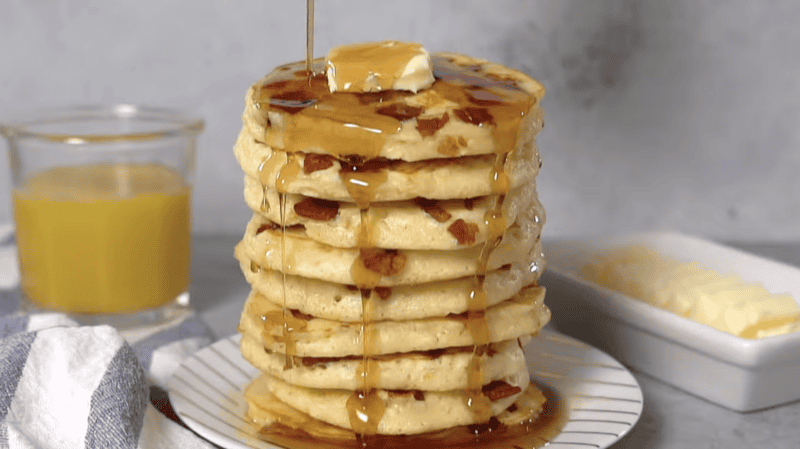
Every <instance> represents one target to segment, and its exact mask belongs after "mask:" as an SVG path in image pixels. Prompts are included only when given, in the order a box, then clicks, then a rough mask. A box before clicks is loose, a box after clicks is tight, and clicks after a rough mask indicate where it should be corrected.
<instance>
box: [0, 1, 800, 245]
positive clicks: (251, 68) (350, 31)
mask: <svg viewBox="0 0 800 449" xmlns="http://www.w3.org/2000/svg"><path fill="white" fill-rule="evenodd" d="M316 9H317V15H316V18H317V20H316V30H317V36H316V50H315V52H316V54H318V55H322V54H324V53H325V52H327V50H328V49H329V48H330V47H331V46H333V45H337V44H341V43H346V42H352V41H365V40H381V39H389V38H391V39H401V40H413V41H418V42H421V43H423V44H424V45H425V46H426V47H427V48H428V49H430V50H432V51H436V50H448V51H457V52H462V53H468V54H471V55H474V56H479V57H484V58H488V59H492V60H495V61H497V62H501V63H504V64H506V65H509V66H512V67H515V68H519V69H521V70H524V71H525V72H527V73H529V74H531V75H532V76H534V77H536V78H538V79H540V80H541V81H542V82H543V83H544V84H545V86H546V87H547V89H548V93H547V95H546V97H545V100H544V102H543V104H544V107H545V110H546V117H547V119H546V123H547V126H546V128H545V130H544V132H543V134H542V135H541V137H540V140H539V142H540V147H541V151H542V156H543V158H544V167H543V170H542V174H541V176H540V179H539V187H540V192H541V197H542V200H543V202H544V204H545V207H546V208H547V211H548V224H547V226H546V227H545V231H546V235H547V236H551V237H552V236H564V235H572V234H578V233H610V232H623V231H630V230H637V229H652V228H666V229H674V230H681V231H686V232H691V233H698V234H702V235H706V236H710V237H717V238H736V239H746V240H770V239H795V240H797V239H800V176H798V173H797V172H798V170H800V151H798V150H800V81H799V80H800V26H798V24H800V2H798V1H795V0H771V1H768V2H764V1H755V0H725V1H719V0H670V1H663V0H527V1H526V0H491V1H489V0H404V1H388V0H318V1H317V6H316ZM304 49H305V2H303V1H302V0H294V1H279V0H193V1H190V0H138V1H135V2H134V1H100V0H0V120H3V119H10V118H13V117H14V112H15V111H19V110H21V109H28V108H31V107H42V106H48V105H59V106H61V105H65V104H70V103H111V102H133V103H141V104H152V105H159V106H179V107H189V108H193V109H195V110H196V111H197V112H198V113H199V114H200V115H202V116H203V117H204V118H205V119H206V122H207V128H206V131H205V132H204V133H203V135H202V136H201V138H200V140H199V156H198V167H197V178H196V197H195V204H194V206H195V209H194V210H195V216H194V226H195V229H196V230H197V231H198V232H227V233H240V232H242V230H243V228H244V224H245V223H246V221H247V219H248V216H249V214H248V212H247V210H246V208H245V206H244V205H243V202H242V199H241V182H242V175H241V172H240V170H239V167H238V166H237V164H236V161H235V160H234V158H233V156H232V152H231V147H232V145H233V143H234V140H235V138H236V134H237V132H238V130H239V127H240V121H239V120H240V114H241V110H242V108H243V97H244V93H245V90H246V89H247V87H248V86H249V85H250V84H251V83H252V82H254V81H255V80H256V79H258V78H259V77H261V76H263V75H264V74H265V73H267V72H269V71H270V70H271V69H272V67H274V66H275V65H278V64H280V63H283V62H287V61H291V60H300V59H302V58H304ZM4 146H5V145H4V144H2V145H0V148H3V147H4ZM2 164H3V167H2V169H1V170H0V222H4V221H8V220H10V217H11V208H10V201H9V190H10V182H9V174H8V169H7V162H5V160H4V159H3V163H2Z"/></svg>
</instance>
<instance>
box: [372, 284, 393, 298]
mask: <svg viewBox="0 0 800 449" xmlns="http://www.w3.org/2000/svg"><path fill="white" fill-rule="evenodd" d="M375 293H377V294H378V297H379V298H381V299H382V300H384V301H385V300H387V299H389V297H390V296H392V289H391V288H389V287H375Z"/></svg>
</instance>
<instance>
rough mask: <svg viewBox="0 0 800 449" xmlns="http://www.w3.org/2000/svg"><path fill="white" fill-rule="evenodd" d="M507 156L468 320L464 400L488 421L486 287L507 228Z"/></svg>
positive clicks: (493, 178)
mask: <svg viewBox="0 0 800 449" xmlns="http://www.w3.org/2000/svg"><path fill="white" fill-rule="evenodd" d="M507 157H508V153H499V154H498V155H497V157H496V158H495V164H494V167H493V169H492V171H491V174H490V182H491V186H492V192H494V199H495V201H494V207H493V208H492V209H491V210H489V211H487V212H486V214H485V216H484V221H485V224H486V228H487V236H486V241H485V242H484V244H483V246H482V248H481V252H480V256H479V257H478V266H477V269H476V272H475V276H474V277H473V282H472V288H471V290H470V292H469V296H468V308H467V320H466V324H467V328H468V329H469V331H470V334H471V335H472V340H473V343H474V347H473V351H472V357H471V359H470V363H469V366H468V368H467V369H468V371H467V395H466V396H465V398H464V400H465V402H466V404H467V406H468V407H469V408H470V410H471V411H472V414H473V416H474V417H475V421H476V422H479V423H484V422H487V421H488V420H489V419H490V418H491V402H490V401H489V400H488V398H486V396H484V395H483V394H482V391H481V387H482V386H483V383H484V382H483V354H484V352H485V351H486V349H487V346H488V343H489V340H490V337H489V327H488V324H487V322H486V307H487V304H488V298H487V295H486V289H485V288H484V280H485V278H486V269H487V266H488V263H489V257H490V256H491V254H492V251H494V249H495V248H496V247H497V245H499V244H500V241H501V240H502V238H503V234H504V233H505V229H506V223H505V218H504V216H503V203H504V200H505V194H506V193H507V192H508V185H509V184H508V175H507V174H506V172H505V168H504V166H505V162H506V159H507Z"/></svg>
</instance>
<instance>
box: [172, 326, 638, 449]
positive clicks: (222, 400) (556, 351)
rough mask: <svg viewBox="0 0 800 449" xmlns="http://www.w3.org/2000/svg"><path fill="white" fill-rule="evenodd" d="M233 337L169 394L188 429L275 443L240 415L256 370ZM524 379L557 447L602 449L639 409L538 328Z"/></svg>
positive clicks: (629, 392) (598, 359) (599, 365)
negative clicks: (552, 399) (547, 415)
mask: <svg viewBox="0 0 800 449" xmlns="http://www.w3.org/2000/svg"><path fill="white" fill-rule="evenodd" d="M238 342H239V336H238V335H234V336H231V337H228V338H225V339H223V340H220V341H218V342H216V343H214V344H213V345H211V346H209V347H207V348H205V349H202V350H200V351H198V352H197V353H195V354H194V355H192V356H191V357H189V358H188V359H187V360H186V361H184V363H183V364H182V365H181V367H180V368H178V370H177V371H176V372H175V374H174V375H173V376H172V380H171V382H170V387H169V396H170V401H171V402H172V406H173V408H174V409H175V412H176V413H177V414H178V416H180V417H181V419H182V420H183V421H184V422H185V423H186V425H188V426H189V427H190V428H191V429H192V430H194V431H195V432H197V433H198V434H200V435H201V436H203V437H205V438H206V439H208V440H209V441H212V442H214V443H216V444H218V445H220V446H223V447H226V448H229V449H247V448H265V449H275V448H278V446H275V445H273V444H269V443H266V442H264V441H262V440H259V439H258V436H257V434H258V429H257V428H256V427H255V426H254V425H252V424H250V422H249V421H247V420H246V419H245V418H244V415H245V410H246V408H247V403H246V402H245V399H244V397H243V395H242V392H243V391H244V388H245V387H246V386H247V384H248V383H249V382H250V380H251V379H252V378H254V377H255V376H256V375H257V370H256V369H255V368H253V367H252V366H251V365H250V364H249V363H247V362H246V361H245V360H244V359H243V358H242V356H241V355H240V353H239V345H238ZM525 355H526V358H527V360H528V365H529V366H530V369H531V378H532V379H534V380H535V381H536V382H537V383H539V384H544V385H548V386H550V387H551V388H553V389H554V390H555V391H556V392H557V393H558V395H559V397H560V398H561V400H562V401H563V404H564V405H565V409H566V422H565V425H564V428H563V429H562V431H561V433H560V434H559V435H557V436H556V437H555V438H553V439H552V440H551V441H550V442H549V444H550V446H552V447H554V448H555V447H557V448H559V449H570V448H576V449H577V448H584V449H585V448H587V447H590V448H606V447H608V446H610V445H611V444H613V443H615V442H616V441H618V440H619V439H620V438H622V436H623V435H625V434H626V433H628V431H629V430H630V429H631V428H632V427H633V426H634V425H635V424H636V421H637V420H638V419H639V416H641V414H642V405H643V402H642V390H641V389H640V388H639V384H638V383H637V382H636V379H635V378H634V377H633V376H632V375H631V373H630V372H628V370H627V369H625V367H623V366H622V365H620V363H619V362H617V361H616V360H614V359H613V358H612V357H611V356H609V355H608V354H605V353H603V352H601V351H600V350H598V349H595V348H593V347H591V346H589V345H587V344H585V343H582V342H580V341H578V340H575V339H573V338H571V337H567V336H564V335H561V334H558V333H555V332H552V331H548V330H544V331H542V332H541V335H540V336H539V338H535V339H533V341H531V343H530V344H528V346H527V347H526V348H525Z"/></svg>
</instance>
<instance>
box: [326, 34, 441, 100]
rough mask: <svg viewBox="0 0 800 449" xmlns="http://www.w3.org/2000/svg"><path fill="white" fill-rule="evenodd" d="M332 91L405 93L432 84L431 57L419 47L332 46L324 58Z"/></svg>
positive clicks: (379, 44) (399, 44)
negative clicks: (404, 91)
mask: <svg viewBox="0 0 800 449" xmlns="http://www.w3.org/2000/svg"><path fill="white" fill-rule="evenodd" d="M325 74H326V75H327V77H328V88H329V89H330V91H331V92H379V91H382V90H408V91H411V92H414V93H416V92H417V91H419V90H422V89H426V88H428V87H430V86H431V85H432V84H433V81H434V79H433V70H432V69H431V57H430V54H428V52H427V51H426V50H425V49H424V48H422V45H420V44H415V43H409V42H398V41H382V42H372V43H366V44H351V45H342V46H339V47H334V48H333V49H331V51H330V52H328V55H327V56H326V57H325Z"/></svg>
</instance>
